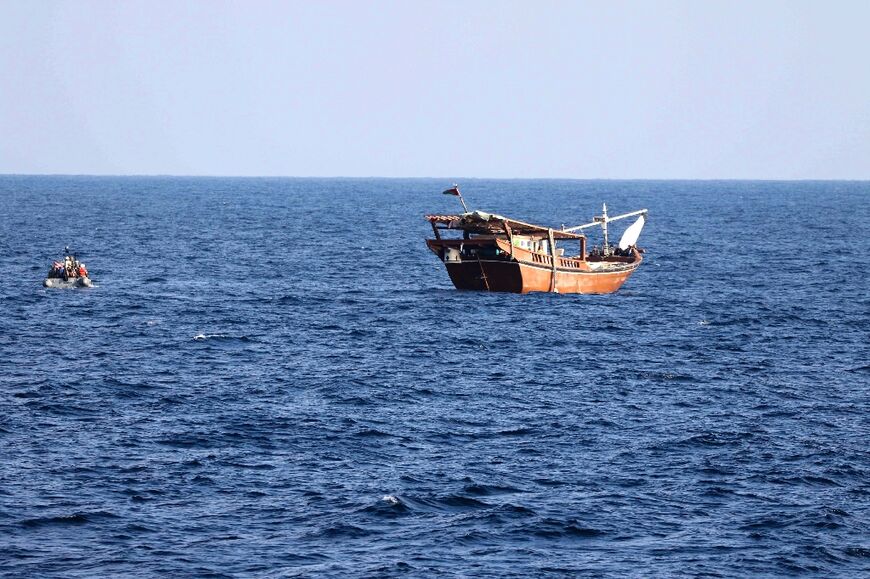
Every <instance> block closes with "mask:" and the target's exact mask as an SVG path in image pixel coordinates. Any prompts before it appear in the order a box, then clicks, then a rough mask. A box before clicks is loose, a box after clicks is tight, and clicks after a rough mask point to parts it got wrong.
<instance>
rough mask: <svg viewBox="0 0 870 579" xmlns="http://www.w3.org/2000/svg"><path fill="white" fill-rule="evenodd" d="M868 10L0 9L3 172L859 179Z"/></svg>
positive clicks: (2, 0)
mask: <svg viewBox="0 0 870 579" xmlns="http://www.w3.org/2000/svg"><path fill="white" fill-rule="evenodd" d="M868 27H870V2H867V1H860V2H823V1H819V2H800V1H787V2H764V1H760V2H759V1H752V2H739V1H729V2H701V1H699V2H671V1H660V2H611V1H606V2H580V1H573V2H572V1H564V2H555V1H534V2H533V1H527V2H509V1H492V2H475V1H461V2H451V1H441V2H428V1H414V0H405V1H397V2H363V1H347V2H330V1H316V2H315V1H306V2H289V1H288V2H252V1H240V2H212V1H209V2H177V1H165V2H160V1H154V0H150V1H145V2H135V1H131V2H111V1H108V0H104V1H99V2H86V1H75V2H49V1H21V2H18V1H12V0H0V173H77V174H78V173H85V174H173V175H292V176H385V177H423V176H435V177H448V176H464V177H573V178H689V179H691V178H701V179H707V178H761V179H868V178H870V32H868V30H870V28H868Z"/></svg>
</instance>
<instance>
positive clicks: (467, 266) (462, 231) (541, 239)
mask: <svg viewBox="0 0 870 579" xmlns="http://www.w3.org/2000/svg"><path fill="white" fill-rule="evenodd" d="M444 193H445V194H449V195H455V196H457V197H459V201H460V202H461V203H462V206H463V209H465V212H464V213H462V214H459V215H427V216H426V219H427V220H428V221H429V223H430V224H431V225H432V232H433V234H434V239H427V240H426V244H427V245H428V246H429V249H431V250H432V252H434V253H435V254H436V255H437V256H438V257H439V258H440V259H441V261H442V262H444V265H445V266H446V267H447V273H448V274H449V275H450V280H451V281H452V282H453V285H454V286H456V288H457V289H462V290H480V291H495V292H513V293H528V292H556V293H566V294H568V293H580V294H606V293H611V292H615V291H616V290H618V289H619V288H620V287H621V286H622V284H624V283H625V281H626V280H627V279H628V278H629V277H630V276H631V274H632V273H634V271H635V270H636V269H637V268H638V266H640V264H641V262H642V261H643V256H642V254H643V250H641V249H640V248H638V247H637V239H638V237H639V236H640V232H641V229H643V225H644V223H645V218H646V214H647V210H646V209H641V210H639V211H632V212H630V213H624V214H622V215H617V216H615V217H609V216H608V215H607V205H606V204H605V205H604V207H603V211H602V215H600V216H596V217H595V218H594V219H593V221H592V222H590V223H586V224H583V225H577V226H575V227H569V228H565V227H562V228H559V229H556V228H553V227H546V226H542V225H534V224H532V223H526V222H524V221H518V220H516V219H511V218H509V217H504V216H502V215H497V214H494V213H486V212H483V211H469V210H468V208H467V207H466V205H465V201H464V200H463V199H462V194H461V193H460V192H459V187H458V186H456V185H454V186H453V188H451V189H448V190H447V191H444ZM634 216H637V220H636V221H635V222H634V223H633V224H632V225H631V226H629V227H628V228H627V229H626V230H625V232H624V233H623V235H622V237H621V239H620V241H619V243H618V244H616V245H615V246H611V245H610V242H609V235H608V223H610V222H613V221H617V220H620V219H625V218H627V217H634ZM592 227H600V228H601V230H602V233H603V243H602V244H601V245H597V246H591V247H590V246H588V245H587V238H586V236H585V235H584V234H583V233H581V232H582V231H583V230H584V229H588V228H592ZM572 248H573V250H574V253H567V252H568V250H570V249H572ZM566 253H567V254H566Z"/></svg>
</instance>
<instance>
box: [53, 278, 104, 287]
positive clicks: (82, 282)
mask: <svg viewBox="0 0 870 579" xmlns="http://www.w3.org/2000/svg"><path fill="white" fill-rule="evenodd" d="M42 285H44V286H45V287H51V288H63V289H69V288H76V287H91V286H93V285H94V284H93V283H92V282H91V278H89V277H73V278H70V279H68V280H64V279H63V278H59V277H47V278H45V280H44V281H43V282H42Z"/></svg>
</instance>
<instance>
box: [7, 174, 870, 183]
mask: <svg viewBox="0 0 870 579" xmlns="http://www.w3.org/2000/svg"><path fill="white" fill-rule="evenodd" d="M0 177H96V178H137V177H140V178H141V177H145V178H161V179H167V178H170V179H171V178H175V179H335V180H354V179H382V180H397V181H398V180H405V181H407V180H421V181H422V180H439V179H443V180H445V181H450V180H454V181H455V180H468V181H764V182H782V183H799V182H819V181H826V182H851V183H856V182H858V183H864V182H870V177H868V178H846V177H838V178H833V179H831V178H828V179H824V178H800V179H784V178H774V177H434V176H427V177H383V176H377V175H369V176H347V175H332V176H322V175H200V174H172V173H0Z"/></svg>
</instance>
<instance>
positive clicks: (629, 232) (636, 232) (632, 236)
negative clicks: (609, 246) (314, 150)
mask: <svg viewBox="0 0 870 579" xmlns="http://www.w3.org/2000/svg"><path fill="white" fill-rule="evenodd" d="M643 224H644V218H643V215H641V216H640V217H638V218H637V221H635V222H634V223H632V224H631V225H630V226H629V227H628V229H626V230H625V233H623V234H622V238H620V240H619V249H622V250H625V249H628V248H629V247H631V246H632V245H634V244H636V243H637V238H638V237H640V230H641V229H643Z"/></svg>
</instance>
